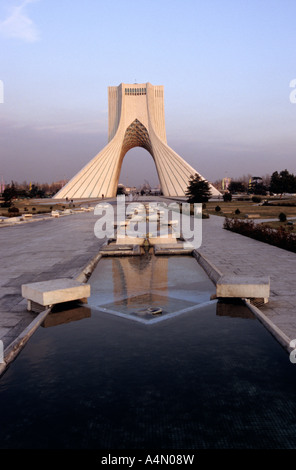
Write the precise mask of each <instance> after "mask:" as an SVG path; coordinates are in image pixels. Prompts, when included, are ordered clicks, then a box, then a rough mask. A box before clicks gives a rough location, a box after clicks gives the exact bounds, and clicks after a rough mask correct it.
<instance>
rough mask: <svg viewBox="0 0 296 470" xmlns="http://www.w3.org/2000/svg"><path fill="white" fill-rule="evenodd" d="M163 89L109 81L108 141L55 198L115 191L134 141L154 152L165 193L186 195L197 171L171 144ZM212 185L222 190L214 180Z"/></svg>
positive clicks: (81, 196)
mask: <svg viewBox="0 0 296 470" xmlns="http://www.w3.org/2000/svg"><path fill="white" fill-rule="evenodd" d="M163 92H164V90H163V86H153V85H151V84H150V83H145V84H143V83H142V84H133V85H128V84H124V83H121V84H120V85H119V86H112V87H108V103H109V135H108V144H107V145H106V147H104V148H103V150H101V152H100V153H98V154H97V155H96V156H95V157H94V158H93V159H92V160H91V161H90V162H89V163H88V164H87V165H86V166H85V167H84V168H82V170H81V171H80V172H79V173H77V174H76V175H75V176H74V177H73V178H72V179H71V180H70V181H69V182H68V183H67V184H66V185H65V186H64V187H63V188H62V189H61V190H60V191H59V192H58V193H57V194H56V195H55V198H59V199H65V198H66V197H68V198H69V199H77V198H97V197H102V196H104V197H114V196H116V193H117V185H118V181H119V175H120V170H121V165H122V161H123V159H124V156H125V154H126V153H127V152H128V151H129V150H130V149H132V148H133V147H144V148H145V149H146V150H148V152H149V153H150V155H151V156H152V158H153V160H154V162H155V165H156V169H157V173H158V177H159V182H160V185H161V189H162V192H163V195H164V196H184V195H185V191H186V189H187V186H188V182H189V178H190V176H191V175H194V174H195V173H197V171H196V170H195V169H194V168H192V167H191V166H190V165H188V163H186V162H185V160H183V158H181V157H180V156H179V155H178V154H177V153H176V152H174V150H173V149H171V148H170V147H169V146H168V145H167V139H166V130H165V120H164V96H163ZM200 176H201V175H200ZM202 179H204V178H203V177H202ZM211 191H212V194H213V196H216V195H220V193H219V191H218V190H217V189H215V188H214V187H213V186H212V185H211Z"/></svg>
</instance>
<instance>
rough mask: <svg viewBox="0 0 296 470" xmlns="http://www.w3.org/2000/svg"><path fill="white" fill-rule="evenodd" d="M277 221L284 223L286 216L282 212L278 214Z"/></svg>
mask: <svg viewBox="0 0 296 470" xmlns="http://www.w3.org/2000/svg"><path fill="white" fill-rule="evenodd" d="M279 220H280V222H286V220H287V216H286V214H285V213H284V212H280V213H279Z"/></svg>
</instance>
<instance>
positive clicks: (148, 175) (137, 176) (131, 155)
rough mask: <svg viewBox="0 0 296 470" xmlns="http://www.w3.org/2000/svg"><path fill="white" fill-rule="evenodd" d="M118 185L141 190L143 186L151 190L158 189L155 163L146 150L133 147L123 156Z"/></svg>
mask: <svg viewBox="0 0 296 470" xmlns="http://www.w3.org/2000/svg"><path fill="white" fill-rule="evenodd" d="M119 184H123V185H124V186H125V187H127V188H131V187H133V188H134V187H135V188H137V189H141V187H143V186H144V185H149V186H150V187H151V188H153V189H155V188H159V187H160V183H159V178H158V174H157V170H156V166H155V162H154V160H153V158H152V156H151V155H150V153H149V152H148V151H147V150H146V149H144V148H142V147H133V148H132V149H131V150H129V151H128V152H127V153H126V154H125V157H124V159H123V162H122V166H121V171H120V176H119Z"/></svg>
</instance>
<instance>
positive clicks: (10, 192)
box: [3, 181, 17, 207]
mask: <svg viewBox="0 0 296 470" xmlns="http://www.w3.org/2000/svg"><path fill="white" fill-rule="evenodd" d="M16 197H17V189H16V186H15V184H14V182H13V181H12V182H11V184H10V185H8V186H6V188H5V189H4V191H3V198H4V204H3V205H4V206H5V207H9V206H11V201H12V199H14V198H16Z"/></svg>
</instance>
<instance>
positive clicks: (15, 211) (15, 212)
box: [8, 206, 19, 215]
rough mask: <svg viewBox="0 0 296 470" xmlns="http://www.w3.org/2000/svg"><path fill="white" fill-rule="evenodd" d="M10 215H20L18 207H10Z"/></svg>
mask: <svg viewBox="0 0 296 470" xmlns="http://www.w3.org/2000/svg"><path fill="white" fill-rule="evenodd" d="M8 213H9V214H13V215H14V214H18V213H19V209H18V208H17V207H14V206H13V207H9V208H8Z"/></svg>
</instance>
